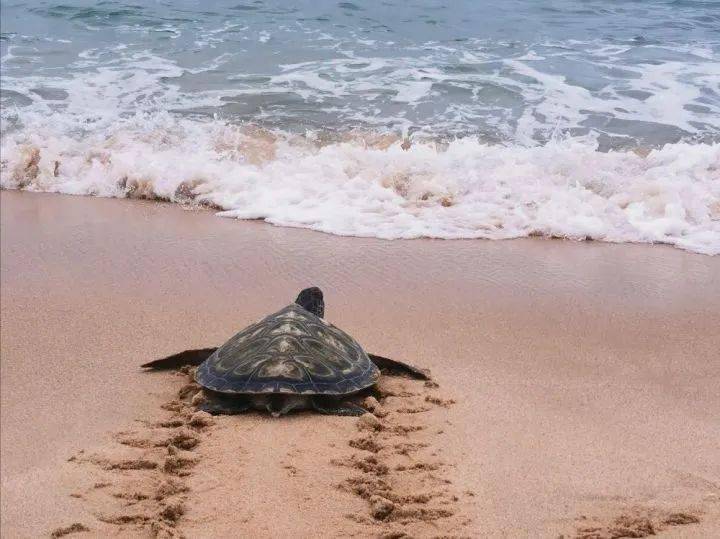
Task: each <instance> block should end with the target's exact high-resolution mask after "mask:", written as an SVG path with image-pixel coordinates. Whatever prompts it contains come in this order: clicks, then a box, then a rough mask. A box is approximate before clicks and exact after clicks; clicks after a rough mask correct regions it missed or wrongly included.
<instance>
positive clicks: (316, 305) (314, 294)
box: [295, 286, 325, 318]
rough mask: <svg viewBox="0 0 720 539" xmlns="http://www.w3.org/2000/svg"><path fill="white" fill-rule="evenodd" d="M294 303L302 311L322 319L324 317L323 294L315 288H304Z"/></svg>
mask: <svg viewBox="0 0 720 539" xmlns="http://www.w3.org/2000/svg"><path fill="white" fill-rule="evenodd" d="M295 303H297V304H298V305H300V307H302V308H303V309H305V310H307V311H310V312H311V313H313V314H314V315H315V316H317V317H319V318H322V317H323V316H325V302H324V301H323V293H322V290H320V289H319V288H318V287H317V286H313V287H311V288H306V289H305V290H302V291H301V292H300V293H299V294H298V297H297V299H296V300H295Z"/></svg>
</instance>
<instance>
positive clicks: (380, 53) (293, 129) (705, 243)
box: [0, 0, 720, 254]
mask: <svg viewBox="0 0 720 539" xmlns="http://www.w3.org/2000/svg"><path fill="white" fill-rule="evenodd" d="M0 9H1V11H2V13H1V15H2V16H1V18H0V19H1V22H0V30H1V32H2V36H1V41H0V55H1V57H2V64H1V66H2V68H1V69H2V81H1V82H2V84H1V87H2V96H1V98H2V113H1V117H2V132H1V135H0V136H1V147H0V151H1V155H0V158H1V160H2V163H1V168H0V184H1V185H2V187H3V188H5V189H26V190H34V191H51V192H61V193H71V194H79V195H96V196H112V197H131V198H133V197H134V198H156V199H163V200H169V201H173V202H177V203H180V204H186V205H193V204H200V205H206V206H210V207H213V208H215V209H217V211H218V213H219V215H221V216H226V217H235V218H242V219H265V220H267V221H268V222H270V223H274V224H277V225H284V226H298V227H308V228H313V229H316V230H321V231H324V232H329V233H334V234H343V235H357V236H376V237H380V238H388V239H394V238H417V237H436V238H448V239H450V238H489V239H502V238H515V237H522V236H530V235H541V236H552V237H567V238H573V239H595V240H602V241H612V242H651V243H665V244H671V245H675V246H677V247H680V248H683V249H687V250H691V251H695V252H699V253H705V254H718V253H720V1H718V0H703V1H701V0H672V1H671V0H611V1H608V0H554V1H542V2H540V1H536V0H502V1H501V0H489V1H484V2H478V1H474V0H473V1H466V0H452V1H451V0H416V1H414V2H401V1H399V0H383V1H367V2H359V1H356V2H336V1H332V2H331V1H325V0H315V1H313V2H309V1H306V0H298V1H279V0H245V1H240V0H229V1H222V2H219V1H215V2H213V1H207V2H190V1H187V0H181V1H173V2H169V1H167V2H144V1H143V2H141V1H130V2H118V1H107V0H106V1H101V2H85V1H83V2H79V1H76V0H63V1H58V0H52V1H30V2H19V1H17V0H8V1H6V0H2V2H0Z"/></svg>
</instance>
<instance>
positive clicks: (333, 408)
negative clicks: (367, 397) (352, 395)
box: [312, 397, 367, 416]
mask: <svg viewBox="0 0 720 539" xmlns="http://www.w3.org/2000/svg"><path fill="white" fill-rule="evenodd" d="M312 407H313V410H315V411H316V412H320V413H321V414H326V415H354V416H358V415H363V414H365V413H367V410H366V409H365V408H361V407H360V406H358V405H356V404H353V403H351V402H338V401H336V400H335V399H324V398H322V397H313V398H312Z"/></svg>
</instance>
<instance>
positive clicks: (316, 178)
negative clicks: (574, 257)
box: [0, 114, 720, 254]
mask: <svg viewBox="0 0 720 539" xmlns="http://www.w3.org/2000/svg"><path fill="white" fill-rule="evenodd" d="M645 153H646V152H632V151H630V152H610V153H601V152H598V151H596V148H595V144H594V143H593V141H592V140H590V139H567V140H559V141H554V142H551V143H549V144H546V145H543V146H534V147H523V146H518V145H513V146H502V145H486V144H481V143H479V142H478V141H477V139H475V138H463V139H458V140H455V141H452V142H450V143H447V144H440V143H436V142H432V141H428V142H416V143H414V144H412V145H411V146H410V147H409V148H408V147H407V144H406V145H405V149H404V148H403V145H402V140H398V139H394V138H393V137H392V136H390V135H385V136H382V135H377V134H367V133H365V134H354V135H352V136H346V137H339V139H338V140H336V141H334V142H330V143H328V142H327V141H326V142H324V143H322V144H320V143H317V142H313V141H312V137H298V136H290V135H286V134H284V133H280V132H270V131H265V130H261V129H257V128H250V127H245V128H242V127H237V126H231V125H227V124H223V123H220V122H206V123H205V122H199V121H193V120H189V119H178V118H177V117H173V116H171V115H169V114H159V115H156V116H154V117H151V118H149V117H147V116H142V117H137V118H134V119H130V120H127V121H125V122H123V123H122V125H121V126H118V127H116V128H115V129H112V130H109V131H106V132H104V133H103V134H102V135H99V134H97V133H95V134H93V135H90V136H82V137H72V136H69V135H67V134H66V133H64V132H59V133H57V132H56V133H53V132H52V131H48V130H45V131H33V132H32V133H30V132H28V131H27V130H25V131H24V132H23V133H22V134H17V135H15V136H6V137H5V138H4V140H3V143H2V156H3V167H2V172H1V178H0V182H1V185H2V187H3V188H8V189H13V188H22V189H27V190H34V191H52V192H61V193H70V194H82V195H97V196H109V197H147V198H161V199H167V200H171V201H176V202H182V203H204V204H208V205H212V206H213V207H216V208H219V209H221V210H224V211H222V212H221V213H220V215H222V216H226V217H236V218H241V219H264V220H266V221H268V222H270V223H274V224H278V225H285V226H296V227H306V228H312V229H315V230H321V231H324V232H329V233H333V234H341V235H355V236H375V237H379V238H388V239H392V238H418V237H433V238H491V239H501V238H516V237H522V236H530V235H543V236H553V237H565V238H573V239H587V238H592V239H596V240H602V241H611V242H657V243H666V244H671V245H675V246H677V247H680V248H683V249H687V250H691V251H695V252H699V253H705V254H718V253H720V145H718V144H714V145H711V144H685V143H678V144H669V145H666V146H665V147H664V148H663V149H660V150H654V151H650V152H649V153H647V155H645Z"/></svg>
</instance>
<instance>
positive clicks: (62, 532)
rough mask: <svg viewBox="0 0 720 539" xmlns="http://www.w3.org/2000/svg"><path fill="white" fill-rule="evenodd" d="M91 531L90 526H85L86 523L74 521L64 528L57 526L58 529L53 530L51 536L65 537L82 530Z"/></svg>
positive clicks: (55, 537)
mask: <svg viewBox="0 0 720 539" xmlns="http://www.w3.org/2000/svg"><path fill="white" fill-rule="evenodd" d="M89 531H90V528H88V527H87V526H85V524H81V523H80V522H74V523H72V524H70V525H69V526H66V527H64V528H57V529H55V530H53V532H52V533H51V534H50V537H52V538H53V539H57V538H58V537H65V536H66V535H70V534H71V533H80V532H89Z"/></svg>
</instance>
